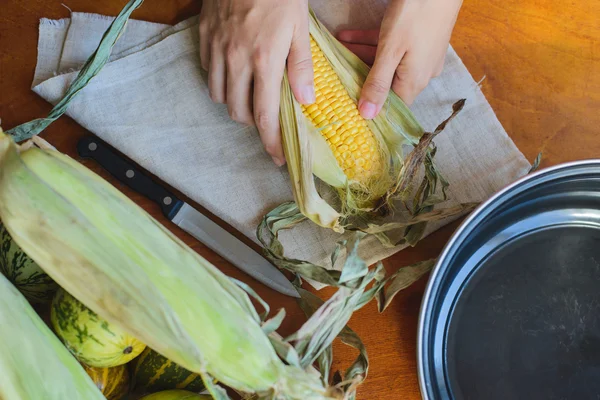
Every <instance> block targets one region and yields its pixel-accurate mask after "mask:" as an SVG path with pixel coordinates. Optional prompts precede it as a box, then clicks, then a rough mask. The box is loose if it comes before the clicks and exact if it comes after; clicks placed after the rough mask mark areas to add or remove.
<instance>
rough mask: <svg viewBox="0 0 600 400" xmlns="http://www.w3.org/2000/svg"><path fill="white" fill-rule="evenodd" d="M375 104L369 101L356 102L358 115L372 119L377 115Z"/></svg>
mask: <svg viewBox="0 0 600 400" xmlns="http://www.w3.org/2000/svg"><path fill="white" fill-rule="evenodd" d="M377 108H378V107H377V106H376V105H375V104H373V103H371V102H368V101H365V102H361V101H359V102H358V111H360V115H361V116H362V117H363V118H365V119H373V118H375V116H376V115H377V111H378V110H377Z"/></svg>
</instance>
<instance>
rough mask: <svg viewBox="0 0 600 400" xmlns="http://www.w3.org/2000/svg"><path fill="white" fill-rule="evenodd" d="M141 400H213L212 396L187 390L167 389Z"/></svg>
mask: <svg viewBox="0 0 600 400" xmlns="http://www.w3.org/2000/svg"><path fill="white" fill-rule="evenodd" d="M140 400H212V397H210V396H206V395H203V394H197V393H192V392H188V391H187V390H166V391H163V392H158V393H152V394H150V395H148V396H144V397H142V398H141V399H140Z"/></svg>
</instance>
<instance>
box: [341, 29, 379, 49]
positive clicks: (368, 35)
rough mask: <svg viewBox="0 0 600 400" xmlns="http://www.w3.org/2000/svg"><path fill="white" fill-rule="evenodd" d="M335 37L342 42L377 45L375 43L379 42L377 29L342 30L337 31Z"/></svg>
mask: <svg viewBox="0 0 600 400" xmlns="http://www.w3.org/2000/svg"><path fill="white" fill-rule="evenodd" d="M337 38H338V40H340V41H342V42H348V43H355V44H366V45H370V46H377V43H379V29H371V30H344V31H340V32H339V33H338V35H337Z"/></svg>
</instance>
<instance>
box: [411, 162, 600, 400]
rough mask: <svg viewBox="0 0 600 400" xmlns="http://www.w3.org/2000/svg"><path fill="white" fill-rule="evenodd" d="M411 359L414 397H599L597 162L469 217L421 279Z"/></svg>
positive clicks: (534, 182)
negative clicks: (417, 388)
mask: <svg viewBox="0 0 600 400" xmlns="http://www.w3.org/2000/svg"><path fill="white" fill-rule="evenodd" d="M417 352H418V354H417V356H418V368H419V380H420V385H421V392H422V395H423V397H424V398H425V399H426V400H427V399H431V400H434V399H435V400H438V399H457V400H463V399H485V400H495V399H503V400H506V399H527V400H535V399H543V400H549V399H578V400H579V399H598V398H600V160H589V161H581V162H575V163H569V164H563V165H559V166H557V167H553V168H549V169H545V170H542V171H539V172H537V173H535V174H532V175H529V176H527V177H525V178H523V179H521V180H519V181H518V182H516V183H514V184H513V185H511V186H509V187H507V188H505V189H504V190H502V191H501V192H499V193H498V194H496V195H495V196H494V197H492V198H491V199H489V200H488V201H487V202H485V204H483V205H481V206H480V207H479V208H478V209H477V210H476V211H475V212H474V213H473V214H471V215H470V216H469V218H468V219H467V220H466V221H465V222H464V223H463V224H462V225H461V227H460V228H459V229H458V231H457V232H456V233H455V234H454V235H453V237H452V239H451V240H450V242H449V243H448V244H447V245H446V248H445V249H444V251H443V253H442V255H441V256H440V259H439V261H438V263H437V265H436V267H435V269H434V271H433V272H432V275H431V277H430V280H429V283H428V286H427V290H426V292H425V297H424V299H423V304H422V308H421V314H420V321H419V331H418V347H417Z"/></svg>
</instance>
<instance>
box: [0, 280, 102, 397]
mask: <svg viewBox="0 0 600 400" xmlns="http://www.w3.org/2000/svg"><path fill="white" fill-rule="evenodd" d="M0 310H2V311H1V312H0V332H1V340H0V399H6V400H13V399H14V400H16V399H19V400H40V399H44V400H65V399H71V400H104V396H103V395H102V393H101V392H100V390H99V389H98V388H97V387H96V385H95V384H94V382H92V380H91V379H90V377H89V376H88V374H87V373H86V372H85V370H84V369H83V368H82V366H81V365H80V364H79V362H77V360H76V359H75V358H74V357H73V356H72V355H71V353H69V351H68V350H67V349H66V348H65V347H64V346H63V344H62V343H61V341H60V340H59V339H58V338H57V337H56V336H55V335H54V333H52V331H51V330H50V328H49V327H48V326H47V325H46V323H45V322H44V321H42V319H41V318H40V317H39V316H38V315H37V313H36V312H35V310H34V309H33V308H32V307H31V305H30V304H29V303H28V302H27V300H26V299H25V297H23V295H22V294H21V293H20V292H19V291H18V290H17V289H16V288H15V287H14V286H13V285H12V284H11V283H10V282H9V281H8V280H7V279H6V278H5V277H4V276H3V275H1V274H0Z"/></svg>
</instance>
